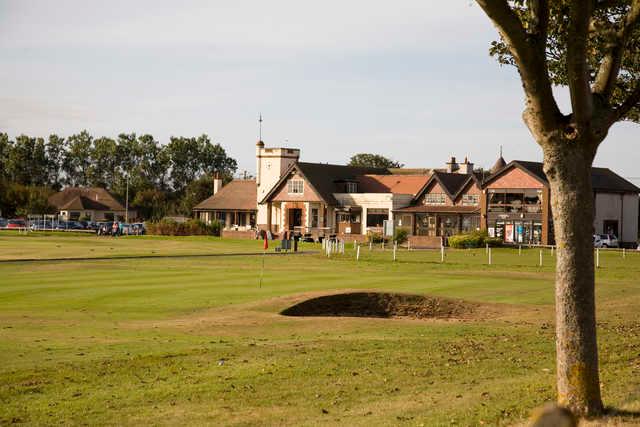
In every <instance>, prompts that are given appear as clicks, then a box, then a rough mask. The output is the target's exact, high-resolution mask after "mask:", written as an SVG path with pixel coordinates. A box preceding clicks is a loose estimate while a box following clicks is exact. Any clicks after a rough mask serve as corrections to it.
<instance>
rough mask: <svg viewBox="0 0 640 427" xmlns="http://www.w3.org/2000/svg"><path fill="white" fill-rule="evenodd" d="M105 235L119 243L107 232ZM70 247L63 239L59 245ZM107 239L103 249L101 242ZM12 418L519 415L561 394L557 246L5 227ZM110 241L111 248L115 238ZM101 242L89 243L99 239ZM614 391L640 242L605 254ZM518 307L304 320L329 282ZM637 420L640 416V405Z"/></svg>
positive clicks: (3, 335)
mask: <svg viewBox="0 0 640 427" xmlns="http://www.w3.org/2000/svg"><path fill="white" fill-rule="evenodd" d="M102 242H106V243H102ZM58 245H59V246H60V247H57V246H58ZM100 245H105V246H100ZM91 248H94V249H95V250H94V251H93V252H94V253H98V254H100V256H105V255H103V254H107V256H109V255H110V254H113V255H112V256H114V259H109V260H84V261H56V262H48V261H45V262H37V263H32V262H20V261H16V262H5V263H0V403H1V405H0V424H5V423H11V422H23V423H29V424H58V423H64V424H92V425H98V424H100V425H103V424H111V425H113V424H118V425H122V424H126V425H133V424H143V423H144V424H159V425H168V424H177V423H180V424H187V423H188V424H215V425H221V424H222V425H265V424H272V425H273V424H277V425H318V424H325V425H331V424H336V423H341V424H345V425H365V424H366V425H398V424H406V425H420V424H423V425H450V424H457V425H478V424H483V423H484V424H489V425H495V424H510V423H513V422H518V421H520V420H522V419H523V418H525V417H526V416H527V414H529V412H530V410H531V408H533V407H535V406H538V405H540V404H542V403H543V402H545V401H549V400H553V397H554V357H555V356H554V345H553V339H554V338H553V307H552V304H553V268H554V265H553V257H552V256H551V254H550V252H549V251H548V250H545V252H543V256H544V259H543V266H542V267H539V266H538V265H537V264H538V258H539V251H538V250H535V249H531V250H523V253H522V255H518V252H517V250H516V251H514V250H510V249H498V250H494V252H493V265H491V266H489V265H486V262H487V258H486V254H485V253H484V250H473V251H472V250H469V251H448V252H447V256H446V259H445V263H444V264H443V263H440V253H439V252H438V251H412V252H407V251H401V252H399V254H398V261H397V262H395V263H394V262H392V260H391V257H392V254H391V251H388V250H387V251H384V252H383V251H381V250H375V251H373V252H369V251H368V249H366V248H363V249H362V253H361V260H360V261H359V262H356V261H355V259H354V258H355V255H354V252H353V249H352V248H350V247H349V246H347V253H346V254H345V255H344V256H334V257H332V258H331V259H328V258H326V257H325V256H323V255H321V254H316V255H303V256H297V255H296V256H283V257H267V258H266V259H265V260H264V261H265V265H266V268H265V274H264V280H263V285H262V287H261V288H260V287H258V285H259V275H260V273H259V271H260V267H261V265H262V262H263V259H262V257H261V256H243V257H217V258H161V259H139V260H138V259H127V260H124V259H118V258H117V257H118V256H124V255H123V254H127V255H131V254H146V253H148V252H150V251H156V253H161V254H173V253H181V254H201V253H209V252H211V251H217V253H224V252H234V253H235V252H238V251H246V252H255V251H258V252H259V251H260V250H261V243H260V242H255V241H221V240H219V239H211V238H166V239H161V238H153V237H145V238H123V239H96V237H94V236H57V235H56V236H51V235H41V236H33V235H31V236H28V237H25V236H21V235H17V234H2V235H0V257H1V258H4V259H8V258H9V259H10V258H12V257H14V258H37V257H44V258H47V257H52V255H50V254H56V253H60V250H61V249H63V250H64V254H65V255H64V256H65V257H83V256H86V253H87V251H88V249H91ZM106 248H113V249H106ZM89 252H91V251H89ZM601 265H602V267H603V268H601V269H599V270H598V272H597V297H598V316H599V343H600V359H601V368H602V383H603V390H602V391H603V396H604V399H605V402H606V403H607V404H608V405H612V406H615V407H617V408H624V409H627V410H631V411H638V410H640V336H639V334H640V318H639V316H638V310H637V307H638V303H639V302H640V283H639V282H638V277H640V254H638V253H635V252H634V253H628V254H627V256H626V258H622V254H620V253H617V252H602V253H601ZM346 289H378V290H388V291H393V292H409V293H419V294H427V295H433V296H446V297H455V298H463V299H466V300H469V301H479V302H488V303H496V304H505V310H504V313H503V314H502V315H501V316H499V317H497V318H492V319H477V320H475V321H465V322H462V321H435V320H434V321H425V320H410V319H368V318H290V317H284V316H280V315H278V312H279V311H280V310H282V309H284V308H286V307H288V306H290V305H292V304H294V303H295V302H297V301H299V300H301V299H304V298H305V297H309V296H314V295H318V294H320V293H322V292H326V291H339V290H346ZM623 421H625V422H628V423H633V422H634V421H636V422H637V421H638V419H637V418H636V417H634V416H630V417H627V418H625V419H623Z"/></svg>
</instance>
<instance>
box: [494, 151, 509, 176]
mask: <svg viewBox="0 0 640 427" xmlns="http://www.w3.org/2000/svg"><path fill="white" fill-rule="evenodd" d="M506 165H507V162H505V161H504V158H503V157H502V154H501V155H500V157H498V160H496V162H495V163H494V164H493V166H492V167H491V173H496V172H498V171H499V170H500V169H502V168H503V167H505V166H506Z"/></svg>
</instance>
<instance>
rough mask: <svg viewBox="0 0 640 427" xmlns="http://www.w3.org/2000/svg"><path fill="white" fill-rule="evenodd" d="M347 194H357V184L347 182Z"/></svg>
mask: <svg viewBox="0 0 640 427" xmlns="http://www.w3.org/2000/svg"><path fill="white" fill-rule="evenodd" d="M346 190H347V193H357V192H358V183H357V182H347V188H346Z"/></svg>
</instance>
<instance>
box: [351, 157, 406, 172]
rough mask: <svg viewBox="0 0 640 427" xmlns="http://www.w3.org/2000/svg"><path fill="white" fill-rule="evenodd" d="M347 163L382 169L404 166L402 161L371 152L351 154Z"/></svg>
mask: <svg viewBox="0 0 640 427" xmlns="http://www.w3.org/2000/svg"><path fill="white" fill-rule="evenodd" d="M347 165H348V166H360V167H370V168H382V169H387V168H401V167H402V166H404V165H403V164H402V163H399V162H396V161H395V160H391V159H389V158H387V157H385V156H382V155H380V154H371V153H359V154H355V155H353V156H351V159H349V163H347Z"/></svg>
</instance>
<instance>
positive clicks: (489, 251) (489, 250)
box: [487, 243, 492, 265]
mask: <svg viewBox="0 0 640 427" xmlns="http://www.w3.org/2000/svg"><path fill="white" fill-rule="evenodd" d="M487 254H488V255H489V265H491V261H492V260H491V248H490V247H489V244H488V243H487Z"/></svg>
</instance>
